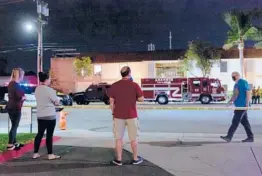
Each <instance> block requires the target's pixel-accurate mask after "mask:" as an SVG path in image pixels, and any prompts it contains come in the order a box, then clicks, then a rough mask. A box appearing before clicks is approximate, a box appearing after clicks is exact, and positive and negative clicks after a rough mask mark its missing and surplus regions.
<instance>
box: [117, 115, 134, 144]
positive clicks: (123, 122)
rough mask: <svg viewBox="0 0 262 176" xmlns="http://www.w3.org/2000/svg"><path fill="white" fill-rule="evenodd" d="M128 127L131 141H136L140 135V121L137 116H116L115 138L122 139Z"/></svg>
mask: <svg viewBox="0 0 262 176" xmlns="http://www.w3.org/2000/svg"><path fill="white" fill-rule="evenodd" d="M126 127H127V132H128V136H129V139H130V141H135V140H137V138H138V135H139V121H138V119H137V118H134V119H117V118H114V124H113V133H114V136H115V139H119V140H122V139H123V137H124V135H125V130H126Z"/></svg>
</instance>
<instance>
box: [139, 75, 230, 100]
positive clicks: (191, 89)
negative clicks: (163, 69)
mask: <svg viewBox="0 0 262 176" xmlns="http://www.w3.org/2000/svg"><path fill="white" fill-rule="evenodd" d="M141 88H142V90H143V93H144V98H145V101H150V102H158V103H159V104H161V105H164V104H168V102H181V101H184V102H195V101H200V102H201V103H202V104H209V103H210V102H211V101H224V100H226V93H225V89H224V88H223V87H222V86H221V83H220V80H218V79H214V78H203V77H201V78H144V79H141Z"/></svg>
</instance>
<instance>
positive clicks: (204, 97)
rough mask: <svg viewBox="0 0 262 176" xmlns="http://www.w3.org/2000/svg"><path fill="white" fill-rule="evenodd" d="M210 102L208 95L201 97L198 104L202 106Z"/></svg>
mask: <svg viewBox="0 0 262 176" xmlns="http://www.w3.org/2000/svg"><path fill="white" fill-rule="evenodd" d="M210 101H211V97H210V96H209V95H201V97H200V102H201V103H202V104H209V103H210Z"/></svg>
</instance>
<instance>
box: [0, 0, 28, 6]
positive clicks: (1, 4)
mask: <svg viewBox="0 0 262 176" xmlns="http://www.w3.org/2000/svg"><path fill="white" fill-rule="evenodd" d="M24 1H25V0H14V1H10V2H3V3H1V1H0V6H4V5H8V4H16V3H20V2H24Z"/></svg>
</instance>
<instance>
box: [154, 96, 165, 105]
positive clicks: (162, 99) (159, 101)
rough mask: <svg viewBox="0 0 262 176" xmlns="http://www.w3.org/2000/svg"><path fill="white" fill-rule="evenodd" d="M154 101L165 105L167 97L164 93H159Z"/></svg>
mask: <svg viewBox="0 0 262 176" xmlns="http://www.w3.org/2000/svg"><path fill="white" fill-rule="evenodd" d="M156 101H157V102H158V104H161V105H165V104H167V103H168V98H167V96H166V95H159V96H158V97H157V100H156Z"/></svg>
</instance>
